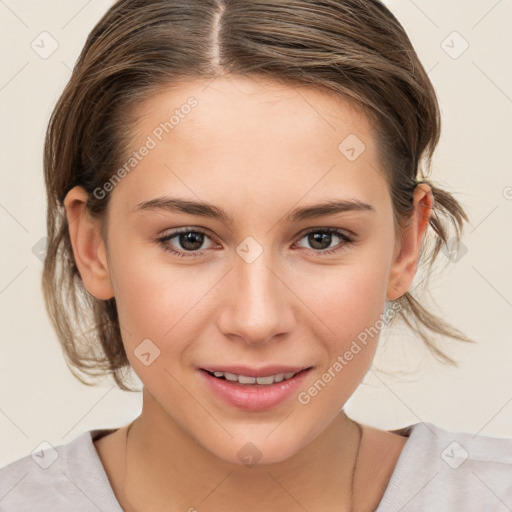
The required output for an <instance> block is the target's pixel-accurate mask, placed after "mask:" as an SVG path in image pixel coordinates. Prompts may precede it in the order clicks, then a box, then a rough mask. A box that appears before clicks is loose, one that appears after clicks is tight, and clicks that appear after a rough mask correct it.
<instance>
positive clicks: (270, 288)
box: [220, 237, 292, 343]
mask: <svg viewBox="0 0 512 512" xmlns="http://www.w3.org/2000/svg"><path fill="white" fill-rule="evenodd" d="M236 252H237V254H236V255H235V258H234V263H233V265H234V269H233V272H232V275H231V282H230V287H229V291H228V294H229V296H228V297H227V298H226V301H225V302H224V303H223V310H222V312H221V316H220V323H221V329H222V330H223V332H224V334H225V335H238V336H239V337H241V338H243V339H244V340H245V341H246V342H247V343H263V342H265V341H267V340H269V339H270V338H272V337H273V336H275V335H276V334H280V333H284V332H287V331H288V330H289V329H290V327H291V323H290V322H291V319H292V311H291V307H290V306H291V305H290V304H289V302H288V301H289V298H290V297H289V295H288V293H287V288H286V286H285V285H284V283H283V282H282V280H284V279H283V277H281V276H279V271H276V264H275V258H273V255H272V251H271V250H270V249H269V248H265V249H263V247H262V246H261V245H260V244H259V243H258V242H257V241H256V240H255V239H253V238H251V237H248V238H247V239H245V240H244V241H243V242H242V243H241V244H239V246H238V247H237V249H236Z"/></svg>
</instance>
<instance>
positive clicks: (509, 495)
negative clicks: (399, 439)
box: [377, 422, 512, 512]
mask: <svg viewBox="0 0 512 512" xmlns="http://www.w3.org/2000/svg"><path fill="white" fill-rule="evenodd" d="M393 432H394V433H399V434H402V435H404V434H405V435H407V434H409V439H408V441H407V442H406V444H405V446H404V448H403V451H402V453H401V455H400V458H399V460H398V463H397V465H396V468H395V471H394V472H393V475H392V477H391V480H390V481H389V485H388V488H387V489H386V492H385V494H384V496H383V499H382V501H381V503H380V505H379V508H378V509H377V510H378V512H388V511H392V510H393V511H395V510H398V509H400V510H401V509H402V508H403V510H404V512H405V511H407V510H436V511H438V512H441V511H448V510H462V509H463V510H464V511H465V512H472V511H477V510H478V511H481V510H496V511H500V510H503V511H506V510H510V507H511V505H512V439H507V438H498V437H489V436H484V435H478V434H470V433H467V432H452V431H449V430H447V429H444V428H442V427H440V426H438V425H434V424H432V423H426V422H421V423H416V424H414V425H410V426H409V427H405V428H403V429H398V430H395V431H393Z"/></svg>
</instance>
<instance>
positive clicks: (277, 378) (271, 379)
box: [213, 372, 298, 386]
mask: <svg viewBox="0 0 512 512" xmlns="http://www.w3.org/2000/svg"><path fill="white" fill-rule="evenodd" d="M297 373H298V372H289V373H277V374H276V375H269V376H268V377H247V376H245V375H235V374H234V373H228V372H226V373H224V372H213V375H215V377H224V378H225V379H226V380H229V381H231V382H239V383H240V384H261V385H264V386H269V385H270V384H274V383H275V382H282V381H283V380H288V379H291V378H292V377H293V376H294V375H296V374H297Z"/></svg>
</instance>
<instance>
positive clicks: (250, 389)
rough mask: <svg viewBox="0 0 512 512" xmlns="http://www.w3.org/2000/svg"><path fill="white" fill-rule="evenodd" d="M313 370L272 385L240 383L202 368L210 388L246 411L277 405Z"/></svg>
mask: <svg viewBox="0 0 512 512" xmlns="http://www.w3.org/2000/svg"><path fill="white" fill-rule="evenodd" d="M310 371H311V368H309V369H308V370H303V371H301V372H299V373H297V374H296V375H295V376H294V377H292V378H291V379H288V380H283V381H282V382H274V384H270V385H261V384H250V385H248V384H240V383H239V382H231V381H229V380H225V379H218V378H217V377H214V376H213V375H210V374H209V373H208V372H207V371H205V370H200V373H201V374H202V375H203V378H204V379H205V380H206V383H207V384H208V386H209V387H210V390H211V391H212V392H213V393H214V394H215V395H217V396H218V397H220V398H222V399H223V400H225V401H226V402H229V403H230V404H231V405H234V406H235V407H238V408H239V409H244V410H246V411H263V410H266V409H270V408H272V407H275V406H277V405H279V404H280V403H282V402H283V401H285V400H286V399H287V398H289V397H290V396H291V395H292V394H293V393H294V392H295V391H296V390H297V388H298V387H299V386H300V385H301V383H302V382H303V381H304V379H305V378H306V375H308V373H309V372H310Z"/></svg>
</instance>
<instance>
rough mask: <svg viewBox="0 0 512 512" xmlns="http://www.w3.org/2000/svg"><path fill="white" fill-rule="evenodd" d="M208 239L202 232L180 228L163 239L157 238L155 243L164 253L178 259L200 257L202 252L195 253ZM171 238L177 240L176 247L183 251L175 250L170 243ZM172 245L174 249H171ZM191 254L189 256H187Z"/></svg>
mask: <svg viewBox="0 0 512 512" xmlns="http://www.w3.org/2000/svg"><path fill="white" fill-rule="evenodd" d="M205 237H206V238H210V236H208V235H207V234H206V233H205V232H204V231H201V230H198V229H191V228H181V229H179V230H177V231H173V232H172V233H169V234H168V235H165V236H164V237H161V238H158V239H157V242H158V243H159V244H160V245H161V246H162V248H163V250H164V251H167V252H171V253H172V254H175V255H176V256H178V257H180V258H190V257H194V256H200V255H201V254H202V252H199V253H198V252H197V251H198V250H199V248H200V247H201V246H202V245H203V243H204V240H205ZM173 238H177V240H176V245H178V246H179V247H181V249H183V250H176V249H175V248H174V247H175V245H174V244H172V243H170V241H171V240H172V239H173ZM173 245H174V247H173ZM187 252H188V253H191V254H187Z"/></svg>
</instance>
